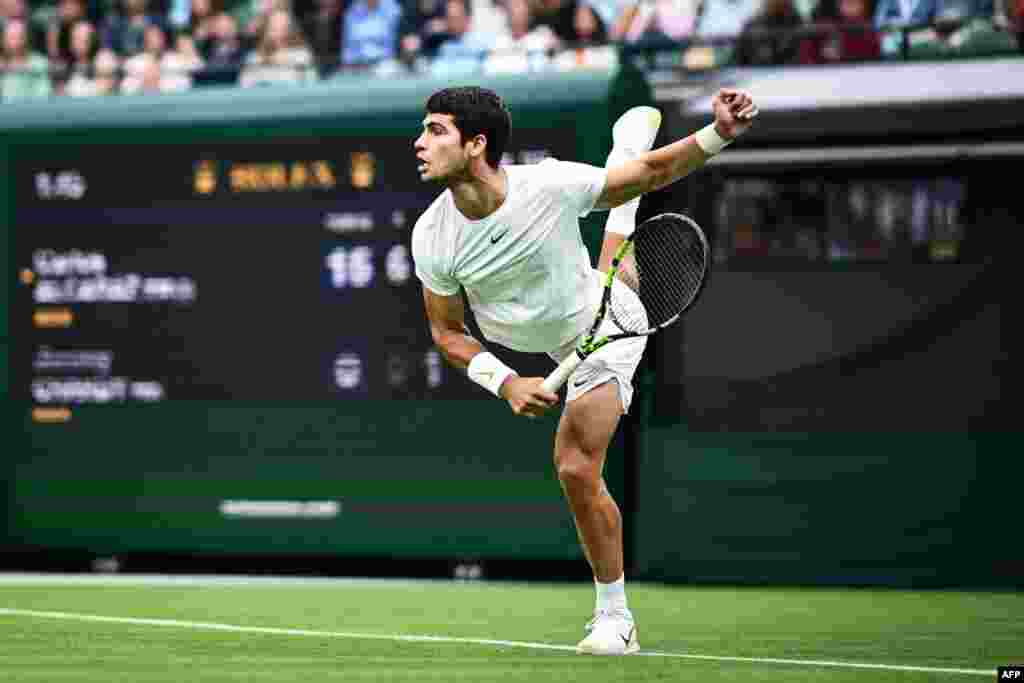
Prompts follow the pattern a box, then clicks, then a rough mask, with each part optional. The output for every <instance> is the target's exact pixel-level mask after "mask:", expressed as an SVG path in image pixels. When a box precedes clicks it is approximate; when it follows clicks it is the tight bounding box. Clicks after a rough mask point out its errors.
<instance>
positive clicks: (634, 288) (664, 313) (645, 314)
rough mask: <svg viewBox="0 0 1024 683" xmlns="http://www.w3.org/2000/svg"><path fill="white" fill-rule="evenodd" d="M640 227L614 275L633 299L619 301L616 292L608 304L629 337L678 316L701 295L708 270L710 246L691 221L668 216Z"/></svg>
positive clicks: (624, 296) (622, 296) (619, 298)
mask: <svg viewBox="0 0 1024 683" xmlns="http://www.w3.org/2000/svg"><path fill="white" fill-rule="evenodd" d="M641 228H642V229H641ZM641 228H638V229H637V232H636V233H634V237H633V248H632V250H630V252H629V253H628V254H627V255H626V256H625V257H623V259H622V263H620V267H619V270H618V271H617V273H616V275H617V276H618V278H619V280H620V281H621V282H622V283H624V284H625V285H626V286H627V287H628V288H629V289H630V290H631V292H632V293H633V295H635V296H632V295H626V294H624V293H620V294H619V295H618V296H616V294H615V290H614V289H613V293H612V297H611V300H610V302H609V305H610V307H611V309H612V316H613V318H614V319H615V321H616V323H617V324H618V325H619V327H621V328H623V330H624V331H627V332H644V331H647V330H650V329H653V328H656V327H658V326H660V325H663V324H665V323H666V322H669V321H670V320H672V319H673V318H674V317H675V316H677V315H679V313H681V312H682V311H683V310H684V309H685V308H686V307H687V306H688V305H689V304H690V302H691V301H693V299H694V297H695V296H696V295H697V292H698V291H699V290H700V287H701V284H702V282H703V280H704V275H705V271H706V268H707V257H708V254H707V247H706V243H705V242H704V240H703V239H702V237H701V235H700V234H699V233H698V232H697V229H696V228H695V227H694V226H693V225H692V224H691V223H690V222H689V221H688V220H687V219H684V218H682V217H679V216H674V215H667V216H665V217H658V218H655V219H652V220H651V221H647V222H646V223H644V224H643V225H642V226H641ZM637 304H639V305H637Z"/></svg>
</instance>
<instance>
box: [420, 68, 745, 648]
mask: <svg viewBox="0 0 1024 683" xmlns="http://www.w3.org/2000/svg"><path fill="white" fill-rule="evenodd" d="M712 107H713V110H714V115H715V121H714V123H712V124H710V125H708V126H707V127H705V128H703V129H701V130H699V131H697V132H696V133H695V134H693V135H690V136H688V137H686V138H684V139H683V140H679V141H676V142H673V143H671V144H669V145H666V146H664V147H660V148H658V149H656V150H653V151H650V149H651V146H652V144H653V142H654V138H655V136H656V135H657V132H658V127H659V125H660V123H661V116H660V114H659V113H658V111H657V110H656V109H653V108H650V107H637V108H634V109H631V110H629V111H628V112H626V113H625V114H623V116H622V117H620V119H619V120H618V121H617V122H616V124H615V126H614V128H613V130H612V134H613V135H612V137H613V149H612V152H611V154H610V155H609V157H608V161H607V162H606V164H605V168H600V167H596V166H591V165H587V164H581V163H576V162H569V161H560V160H555V159H546V160H544V161H542V162H540V163H538V164H533V165H522V166H520V165H504V166H502V165H500V164H499V161H500V159H501V157H502V153H503V152H504V150H505V144H506V142H507V140H508V137H509V132H510V128H511V121H510V117H509V114H508V111H507V109H506V108H505V105H504V103H503V102H502V100H501V98H500V97H498V95H496V94H495V93H493V92H491V91H489V90H486V89H483V88H477V87H465V88H448V89H444V90H441V91H438V92H436V93H434V94H433V95H432V96H431V97H430V98H429V99H428V100H427V103H426V116H425V118H424V119H423V130H422V133H421V134H420V136H419V137H418V138H417V139H416V141H415V143H414V147H415V152H416V158H417V161H418V164H419V166H418V171H419V173H420V177H421V179H422V180H424V181H433V182H437V183H440V184H441V185H443V186H444V187H445V188H446V189H445V191H444V192H442V193H441V195H440V196H438V198H437V199H436V200H434V202H433V203H432V204H431V205H430V207H429V208H428V209H427V210H426V211H425V212H424V213H423V215H422V216H420V218H419V220H417V221H416V225H415V227H414V229H413V236H412V249H413V258H414V261H415V264H416V275H417V276H418V277H419V279H420V280H421V281H422V283H423V301H424V305H425V307H426V314H427V319H428V321H429V324H430V329H431V334H432V335H433V340H434V342H435V344H436V345H437V346H438V348H439V349H440V350H441V352H442V354H443V355H444V356H445V358H446V359H447V361H448V362H449V363H450V364H451V365H453V366H454V367H456V368H458V369H460V370H464V371H465V372H467V373H468V375H469V377H470V379H472V380H473V381H474V382H476V383H477V384H479V385H481V386H482V387H484V388H485V389H486V390H488V391H490V392H491V393H492V394H494V395H495V396H498V397H500V398H503V399H505V400H506V401H508V403H509V405H510V406H511V408H512V411H513V412H514V413H515V414H516V415H523V416H526V417H536V416H539V415H541V414H543V413H544V412H545V411H547V410H549V409H550V408H552V407H553V406H555V405H557V403H558V396H557V395H555V394H553V393H550V392H547V391H545V390H544V389H543V388H542V387H541V382H542V381H543V379H544V378H543V377H520V376H519V375H518V374H516V372H515V371H514V370H512V369H511V368H509V367H507V366H506V365H505V364H503V363H502V362H501V361H500V360H499V359H498V358H497V357H496V356H495V355H494V354H492V353H490V352H488V351H487V350H486V349H485V348H484V347H483V345H482V344H481V343H480V341H478V340H476V339H474V338H473V337H472V336H470V334H469V332H468V328H467V327H466V325H465V322H464V304H463V298H462V295H461V290H465V296H466V299H467V300H468V302H469V305H470V307H471V308H472V309H473V313H474V314H475V316H476V319H477V322H478V323H479V325H480V330H481V331H482V332H483V335H484V336H485V337H486V338H487V340H488V341H490V342H494V343H496V344H500V345H502V346H505V347H507V348H510V349H514V350H517V351H525V352H540V353H547V354H549V355H550V356H551V357H552V358H553V359H554V360H555V361H556V362H558V361H561V360H562V359H563V358H564V357H565V356H566V355H568V354H569V353H573V349H574V347H575V345H576V344H577V342H578V338H579V337H580V335H581V334H584V333H585V331H586V328H587V327H588V326H589V325H590V324H591V323H592V322H593V320H594V316H595V314H596V310H597V307H598V304H599V301H600V293H601V287H602V279H601V275H600V271H602V270H603V271H607V267H608V264H609V262H610V260H611V256H612V255H613V254H614V253H615V250H616V248H617V247H618V245H619V244H621V243H622V241H623V239H624V236H625V235H628V234H630V233H631V232H632V230H633V229H634V227H635V217H636V211H637V206H638V204H639V201H640V200H639V198H640V196H641V195H643V194H644V193H647V192H652V191H654V190H657V189H659V188H662V187H665V186H666V185H669V184H670V183H673V182H675V181H677V180H679V179H680V178H683V177H684V176H686V175H688V174H690V173H691V172H693V171H695V170H696V169H698V168H700V167H701V166H702V165H703V164H704V163H705V162H706V161H707V160H708V159H709V158H711V157H712V156H714V155H715V154H718V153H719V152H720V151H722V149H723V148H724V147H725V146H726V145H728V144H729V143H731V142H732V141H733V140H734V139H735V138H736V137H737V136H739V135H740V134H742V133H743V132H744V131H746V130H747V129H748V128H749V127H750V125H751V123H752V119H753V117H754V115H755V114H756V113H757V108H756V106H755V105H754V102H753V100H752V98H751V96H750V94H749V93H747V92H745V91H742V90H732V89H724V88H723V89H722V90H720V91H719V92H718V94H717V95H715V97H714V98H713V101H712ZM607 209H611V212H610V214H609V217H608V221H607V223H606V225H605V237H604V242H603V244H602V248H601V256H600V258H599V262H598V269H597V270H595V269H593V268H592V267H591V263H590V257H589V255H588V253H587V250H586V248H585V246H584V244H583V239H582V236H581V234H580V227H579V218H581V217H583V216H586V215H587V214H588V213H589V212H591V211H595V210H607ZM604 324H606V325H611V324H612V323H610V322H606V323H604ZM601 333H602V334H604V333H606V332H601ZM645 340H646V338H645V337H640V338H633V339H628V340H622V341H619V342H616V343H614V344H609V345H607V346H605V347H603V348H602V349H601V350H600V351H598V352H596V353H595V354H594V355H592V356H590V357H589V358H588V359H587V360H586V361H585V362H584V363H583V364H581V365H580V366H579V367H578V368H577V369H576V370H575V371H574V372H573V374H572V375H571V376H570V378H569V382H568V385H567V392H566V394H567V395H566V407H565V410H564V411H563V413H562V417H561V421H560V423H559V425H558V430H557V433H556V436H555V444H554V464H555V469H556V470H557V473H558V480H559V482H560V483H561V486H562V490H563V492H564V494H565V496H566V499H567V500H568V503H569V507H570V509H571V511H572V514H573V518H574V519H575V521H576V529H577V533H578V535H579V538H580V541H581V544H582V547H583V551H584V554H585V555H586V558H587V560H588V562H589V563H590V566H591V568H592V569H593V573H594V581H595V586H596V589H597V602H596V609H595V611H594V618H593V619H592V620H591V621H590V623H589V624H588V625H587V631H588V635H587V636H586V637H585V638H584V639H583V640H582V641H581V642H580V643H579V644H578V646H577V651H578V652H580V653H588V654H606V655H621V654H631V653H634V652H637V651H639V649H640V645H639V642H638V639H637V629H636V624H635V621H634V619H633V615H632V614H631V612H630V611H629V607H628V605H627V602H626V592H625V577H624V575H623V556H622V518H621V515H620V513H619V508H618V506H617V505H616V503H615V501H614V500H613V499H612V497H611V495H610V494H609V492H608V489H607V488H606V486H605V483H604V479H603V477H602V471H603V468H604V462H605V455H606V452H607V449H608V445H609V443H610V442H611V439H612V436H613V435H614V433H615V429H616V427H617V425H618V422H619V418H620V417H621V416H622V415H623V414H624V413H625V412H626V411H627V410H629V405H630V402H631V401H632V397H633V388H632V386H633V385H632V380H633V374H634V372H635V371H636V368H637V365H638V364H639V362H640V358H641V356H642V354H643V350H644V346H645V343H646V341H645Z"/></svg>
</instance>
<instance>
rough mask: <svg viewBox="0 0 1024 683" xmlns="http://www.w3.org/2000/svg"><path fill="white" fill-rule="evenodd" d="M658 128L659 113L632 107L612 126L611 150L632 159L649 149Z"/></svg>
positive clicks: (651, 108) (649, 108) (649, 109)
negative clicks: (622, 153)
mask: <svg viewBox="0 0 1024 683" xmlns="http://www.w3.org/2000/svg"><path fill="white" fill-rule="evenodd" d="M660 127H661V112H660V111H658V110H657V109H655V108H654V107H633V108H632V109H629V110H628V111H626V113H625V114H623V115H622V116H620V117H619V118H618V120H617V121H616V122H615V125H613V126H612V148H613V149H616V150H619V151H621V152H624V153H625V156H626V158H628V159H634V158H636V157H638V156H640V155H641V154H643V153H644V152H646V151H648V150H649V149H650V148H651V145H653V144H654V138H656V137H657V136H658V128H660Z"/></svg>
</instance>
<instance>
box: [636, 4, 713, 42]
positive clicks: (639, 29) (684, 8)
mask: <svg viewBox="0 0 1024 683" xmlns="http://www.w3.org/2000/svg"><path fill="white" fill-rule="evenodd" d="M698 8H699V7H698V0H653V2H644V3H641V4H640V5H639V7H638V9H637V12H636V16H635V17H634V18H633V20H632V21H631V22H630V24H629V26H628V28H627V29H626V33H625V35H624V36H623V39H624V40H625V41H626V42H629V43H636V42H647V41H660V42H664V41H680V40H683V39H684V38H688V37H689V36H690V35H692V34H693V32H694V29H696V28H697V11H698Z"/></svg>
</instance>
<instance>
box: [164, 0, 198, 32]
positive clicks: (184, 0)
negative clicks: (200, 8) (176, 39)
mask: <svg viewBox="0 0 1024 683" xmlns="http://www.w3.org/2000/svg"><path fill="white" fill-rule="evenodd" d="M166 6H167V25H168V28H170V29H171V30H172V31H174V32H175V33H177V32H179V31H184V30H186V29H188V28H190V27H191V26H192V11H193V7H194V3H193V1H192V0H167V2H166Z"/></svg>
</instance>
